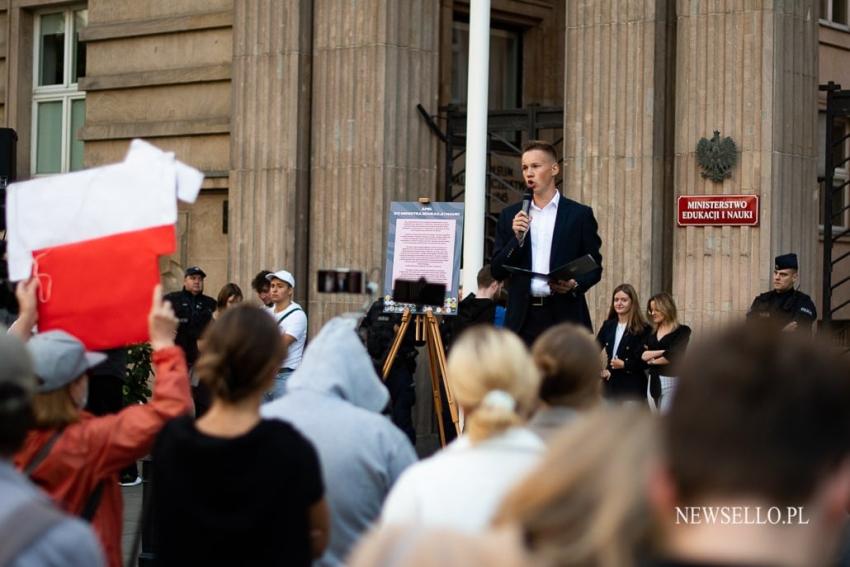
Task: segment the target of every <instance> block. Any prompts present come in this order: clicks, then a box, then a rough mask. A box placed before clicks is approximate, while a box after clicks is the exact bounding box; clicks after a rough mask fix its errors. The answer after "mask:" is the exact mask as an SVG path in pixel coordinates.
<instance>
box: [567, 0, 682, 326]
mask: <svg viewBox="0 0 850 567" xmlns="http://www.w3.org/2000/svg"><path fill="white" fill-rule="evenodd" d="M566 5H567V10H566V42H565V43H566V48H565V52H566V53H565V67H566V68H565V87H564V93H565V95H564V99H565V100H564V166H563V170H564V171H563V178H564V193H565V194H566V196H567V197H569V198H571V199H575V200H577V201H580V202H582V203H584V204H586V205H590V206H592V207H593V210H594V213H595V214H596V219H597V221H598V222H599V234H600V236H601V237H602V244H603V246H602V256H603V266H604V273H603V277H602V281H601V282H600V283H599V284H597V285H596V287H594V289H592V290H591V291H590V293H589V294H588V297H587V299H588V304H589V307H590V310H591V315H592V317H593V322H594V325H595V326H596V327H598V326H599V325H600V324H601V323H602V320H603V319H604V317H605V315H607V308H608V305H609V303H610V299H611V292H612V290H613V288H614V287H615V286H617V285H618V284H620V283H623V282H628V283H631V284H632V285H634V286H635V288H636V289H637V291H638V293H639V295H640V297H641V300H642V301H645V299H646V298H647V297H648V295H649V294H650V293H651V292H652V291H653V290H657V289H660V288H662V287H664V285H665V283H664V282H665V281H667V280H668V279H669V274H668V273H667V271H666V269H665V262H664V259H665V257H669V248H670V244H669V242H670V232H671V228H672V222H671V221H670V220H669V219H670V214H671V211H672V206H671V204H670V203H671V202H672V199H671V183H670V182H671V176H672V166H671V163H670V160H669V157H668V158H665V155H667V156H669V154H670V145H671V140H670V134H669V132H670V129H671V127H672V113H671V102H672V101H671V96H670V95H669V94H668V93H670V92H671V85H672V83H671V81H672V76H671V71H672V53H673V52H672V41H673V39H674V34H673V29H672V19H673V13H672V7H673V6H672V4H670V3H669V2H666V1H665V0H632V1H630V2H623V3H619V2H612V1H611V0H577V1H575V2H572V1H571V2H567V4H566ZM665 252H667V254H665Z"/></svg>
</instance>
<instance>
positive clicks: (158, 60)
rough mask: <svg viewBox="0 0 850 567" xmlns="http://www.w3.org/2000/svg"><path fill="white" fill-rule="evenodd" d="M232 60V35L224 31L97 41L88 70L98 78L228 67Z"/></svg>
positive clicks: (90, 48) (91, 53)
mask: <svg viewBox="0 0 850 567" xmlns="http://www.w3.org/2000/svg"><path fill="white" fill-rule="evenodd" d="M232 57H233V43H232V31H231V30H230V29H227V28H224V29H214V30H202V31H188V32H184V33H176V34H169V35H155V36H147V37H131V38H121V39H114V40H106V41H98V42H95V43H92V44H91V45H90V47H89V49H88V51H87V53H86V66H87V72H88V73H89V74H91V75H93V76H96V75H110V74H116V73H130V72H135V71H151V70H156V69H179V68H183V67H189V66H192V65H213V64H220V63H229V62H230V61H231V60H232Z"/></svg>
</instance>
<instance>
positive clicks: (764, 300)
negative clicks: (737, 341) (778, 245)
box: [747, 253, 818, 331]
mask: <svg viewBox="0 0 850 567" xmlns="http://www.w3.org/2000/svg"><path fill="white" fill-rule="evenodd" d="M797 270H798V264H797V255H796V254H793V253H792V254H782V255H780V256H777V257H776V259H775V260H774V266H773V289H772V290H771V291H768V292H765V293H762V294H761V295H759V296H758V297H756V298H755V299H754V300H753V304H752V305H751V306H750V311H749V312H748V313H747V319H749V320H754V319H769V320H770V321H771V322H772V323H776V324H777V325H779V326H780V327H782V330H783V331H796V330H797V329H805V330H807V331H810V330H811V329H812V326H813V325H814V323H815V321H816V320H817V318H818V312H817V309H816V308H815V302H814V301H812V298H811V297H809V296H808V295H806V294H805V293H803V292H802V291H800V290H798V289H796V288H795V285H796V283H797V279H798V273H797Z"/></svg>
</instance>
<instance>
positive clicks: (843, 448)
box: [665, 325, 850, 506]
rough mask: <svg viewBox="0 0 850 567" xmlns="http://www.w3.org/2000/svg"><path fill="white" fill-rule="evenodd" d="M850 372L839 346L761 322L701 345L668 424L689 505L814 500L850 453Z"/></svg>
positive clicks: (678, 482)
mask: <svg viewBox="0 0 850 567" xmlns="http://www.w3.org/2000/svg"><path fill="white" fill-rule="evenodd" d="M848 377H850V365H848V361H847V359H846V357H841V356H839V355H837V354H836V353H835V351H834V349H832V348H830V347H828V346H826V345H823V344H818V343H816V342H814V341H813V340H812V338H811V337H804V336H799V335H798V334H797V333H781V332H778V331H771V330H769V329H767V328H764V327H761V326H754V325H749V326H736V327H734V328H731V329H728V330H726V331H723V332H722V333H720V334H718V335H716V336H715V337H713V338H710V339H708V340H707V341H706V342H704V343H703V344H702V345H697V346H696V347H694V348H693V349H691V351H690V352H689V354H688V356H687V358H686V359H685V360H684V363H683V366H682V367H681V369H680V379H679V380H680V384H679V387H678V389H677V390H676V393H675V399H674V401H673V405H672V408H671V410H670V413H669V414H668V416H667V420H666V423H665V437H666V442H667V450H668V454H669V466H670V473H671V476H672V479H673V483H674V485H675V486H676V488H677V494H678V499H679V501H680V502H681V503H682V504H684V505H692V504H693V503H696V502H700V501H705V500H707V499H711V498H716V497H720V498H723V497H757V498H762V499H765V500H767V501H768V502H769V503H771V504H775V505H786V506H787V505H795V506H799V505H802V504H803V503H805V502H807V501H809V500H810V498H811V497H812V495H813V493H814V492H815V490H816V488H817V486H818V484H819V483H820V482H821V481H822V480H823V479H824V477H826V476H827V475H828V474H830V473H832V472H834V471H835V469H836V467H838V465H839V464H840V463H841V461H842V460H843V459H845V458H846V457H847V456H848V455H850V411H848V409H847V408H848V407H850V379H848Z"/></svg>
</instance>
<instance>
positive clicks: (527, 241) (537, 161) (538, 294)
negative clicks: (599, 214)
mask: <svg viewBox="0 0 850 567" xmlns="http://www.w3.org/2000/svg"><path fill="white" fill-rule="evenodd" d="M559 171H560V168H559V167H558V156H557V154H556V153H555V148H554V147H552V145H551V144H549V143H546V142H540V141H532V142H529V143H528V144H526V146H525V148H524V149H523V153H522V175H523V179H524V180H525V184H526V187H527V188H528V190H529V191H530V192H531V194H532V202H531V206H530V208H529V209H528V213H526V212H524V211H523V210H522V208H523V204H522V203H516V204H514V205H511V206H509V207H506V208H505V209H504V210H502V213H501V214H500V215H499V224H498V226H497V229H496V246H495V249H494V253H493V261H492V271H493V277H495V278H496V279H497V280H504V279H505V278H507V277H508V276H511V281H510V285H509V286H508V311H507V314H506V315H505V326H506V327H507V328H509V329H511V330H513V331H515V332H516V333H518V334H519V335H520V337H522V339H523V340H524V341H525V342H526V344H528V345H531V343H533V342H534V339H536V338H537V337H538V335H540V334H541V333H543V331H545V330H546V329H548V328H549V327H552V326H554V325H557V324H558V323H563V322H565V321H572V322H574V323H578V324H580V325H584V326H585V327H587V328H588V329H590V330H592V325H591V321H590V311H589V310H588V308H587V302H586V301H585V299H584V294H585V292H587V290H588V289H590V288H591V287H593V286H594V285H595V284H596V283H598V282H599V280H600V279H601V278H602V254H600V252H599V249H600V247H601V246H602V240H601V239H600V238H599V234H598V233H597V224H596V218H594V216H593V209H591V208H590V207H588V206H586V205H582V204H581V203H577V202H576V201H572V200H570V199H567V198H566V197H562V196H561V194H560V192H559V191H558V188H557V187H556V186H555V177H556V176H557V175H558V172H559ZM587 254H590V255H591V256H592V257H593V259H594V260H596V263H597V264H598V265H599V268H597V269H596V270H593V271H592V272H590V273H587V274H584V275H582V276H580V277H578V278H576V279H571V280H566V281H565V280H547V279H546V278H540V277H531V276H529V275H528V274H523V273H514V274H511V272H509V271H508V270H507V269H505V266H514V267H517V268H524V269H530V270H532V271H533V272H536V273H540V274H548V273H550V272H551V271H552V270H554V269H556V268H559V267H561V266H563V265H564V264H567V263H568V262H571V261H572V260H575V259H577V258H581V257H582V256H585V255H587Z"/></svg>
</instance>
